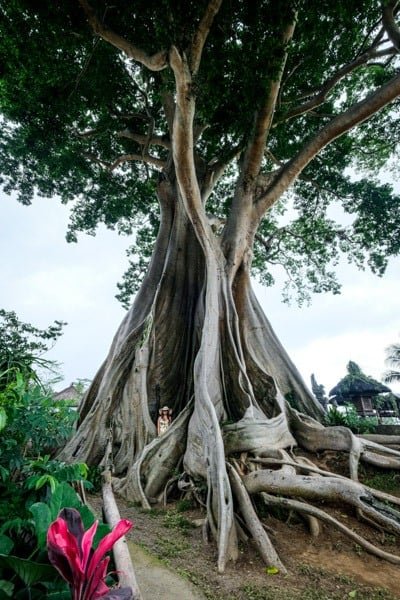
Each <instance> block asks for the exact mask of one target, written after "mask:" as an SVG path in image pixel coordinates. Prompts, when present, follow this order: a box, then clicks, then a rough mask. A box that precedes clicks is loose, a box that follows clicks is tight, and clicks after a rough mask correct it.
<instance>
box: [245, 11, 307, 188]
mask: <svg viewBox="0 0 400 600" xmlns="http://www.w3.org/2000/svg"><path fill="white" fill-rule="evenodd" d="M296 19H297V13H294V14H293V15H292V16H291V19H290V21H289V22H288V23H287V25H286V26H285V28H284V29H283V31H282V34H281V40H280V41H281V43H282V46H283V51H282V56H281V58H280V61H279V65H278V66H277V73H276V75H275V77H274V79H272V81H271V82H270V84H269V86H268V90H267V93H266V96H265V99H264V101H263V103H262V105H261V107H260V109H259V110H258V112H257V114H256V118H255V124H254V130H253V134H252V136H251V138H250V141H249V144H248V146H247V149H246V152H245V156H244V160H243V167H242V171H241V177H240V180H239V181H241V185H246V184H247V183H248V182H254V180H255V178H256V177H257V175H258V173H259V171H260V166H261V161H262V158H263V155H264V149H265V143H266V140H267V138H268V133H269V131H270V128H271V124H272V120H273V116H274V112H275V106H276V101H277V98H278V94H279V90H280V86H281V81H282V76H283V73H284V70H285V65H286V61H287V57H288V45H289V42H290V41H291V39H292V38H293V34H294V30H295V27H296Z"/></svg>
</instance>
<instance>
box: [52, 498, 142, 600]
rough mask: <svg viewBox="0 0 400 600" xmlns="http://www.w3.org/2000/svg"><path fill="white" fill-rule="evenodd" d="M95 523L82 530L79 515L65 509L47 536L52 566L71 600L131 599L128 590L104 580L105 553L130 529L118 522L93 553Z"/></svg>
mask: <svg viewBox="0 0 400 600" xmlns="http://www.w3.org/2000/svg"><path fill="white" fill-rule="evenodd" d="M97 526H98V522H97V521H95V522H94V523H93V525H92V526H91V527H90V528H89V529H88V530H87V531H84V527H83V523H82V519H81V516H80V514H79V512H78V511H77V510H76V509H73V508H64V509H63V510H62V511H61V512H60V514H59V516H58V518H57V519H56V521H54V522H53V523H52V524H51V525H50V527H49V530H48V533H47V548H48V554H49V559H50V562H51V564H52V565H53V566H54V567H55V568H56V569H57V571H58V572H59V573H60V575H61V576H62V577H63V579H65V581H66V582H67V583H68V584H69V586H70V588H71V595H72V599H73V600H97V599H99V598H103V599H104V600H105V599H106V598H108V599H112V598H124V599H126V600H131V599H132V598H133V594H132V590H131V589H130V588H120V589H112V590H110V588H109V587H108V586H107V585H106V583H105V579H106V576H107V569H108V564H109V561H110V559H109V557H105V555H106V553H107V552H108V551H109V550H111V548H112V547H113V545H114V543H115V542H116V541H117V540H119V539H120V538H121V537H122V536H123V535H125V534H126V533H127V532H128V531H129V530H130V529H131V527H132V523H131V522H130V521H128V520H127V519H122V520H120V521H119V522H118V523H117V525H116V526H115V527H114V529H113V530H112V532H110V533H109V534H107V535H106V536H105V537H103V538H102V539H101V541H100V543H99V545H98V546H97V548H96V550H93V549H92V544H93V539H94V536H95V534H96V530H97Z"/></svg>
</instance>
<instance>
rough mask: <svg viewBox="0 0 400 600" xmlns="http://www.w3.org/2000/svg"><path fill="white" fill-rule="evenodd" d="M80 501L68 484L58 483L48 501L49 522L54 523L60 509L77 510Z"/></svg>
mask: <svg viewBox="0 0 400 600" xmlns="http://www.w3.org/2000/svg"><path fill="white" fill-rule="evenodd" d="M80 505H81V501H80V500H79V497H78V494H77V493H76V492H75V491H74V490H73V489H72V487H71V486H70V485H68V483H65V482H63V483H59V484H58V485H57V486H56V489H55V490H54V493H53V495H52V497H51V499H50V505H49V506H50V513H51V520H52V521H54V520H55V519H57V517H58V513H59V512H60V510H61V509H62V508H66V507H68V508H77V509H79V507H80Z"/></svg>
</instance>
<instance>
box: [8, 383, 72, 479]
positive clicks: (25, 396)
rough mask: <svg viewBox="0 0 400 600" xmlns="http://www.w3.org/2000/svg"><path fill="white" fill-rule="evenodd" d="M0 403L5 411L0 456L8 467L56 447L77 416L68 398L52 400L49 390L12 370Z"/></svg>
mask: <svg viewBox="0 0 400 600" xmlns="http://www.w3.org/2000/svg"><path fill="white" fill-rule="evenodd" d="M0 407H1V408H2V410H3V411H4V413H5V415H6V421H5V425H4V428H3V435H2V436H1V438H0V453H1V459H0V460H1V464H2V465H3V467H8V468H10V469H15V468H18V467H20V466H21V464H22V463H23V460H24V457H25V456H37V455H38V454H39V453H40V452H43V453H45V452H51V451H54V450H56V449H57V448H59V447H60V446H61V445H62V444H63V443H64V442H65V441H66V440H67V439H68V438H69V436H70V435H71V433H72V428H73V424H74V422H75V420H76V417H77V414H76V411H74V409H73V408H72V407H71V406H70V404H69V402H67V401H59V402H57V404H55V402H54V400H53V396H52V392H51V390H49V389H45V388H44V387H43V386H42V385H41V384H40V383H34V384H30V383H29V381H27V380H26V379H24V377H23V375H22V374H21V373H20V372H14V380H12V381H10V382H9V383H8V384H7V386H6V387H5V388H4V389H3V390H0Z"/></svg>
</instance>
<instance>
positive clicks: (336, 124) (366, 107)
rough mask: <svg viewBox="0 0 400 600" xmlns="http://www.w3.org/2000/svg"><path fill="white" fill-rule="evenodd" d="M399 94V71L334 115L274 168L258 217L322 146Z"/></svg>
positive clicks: (258, 206)
mask: <svg viewBox="0 0 400 600" xmlns="http://www.w3.org/2000/svg"><path fill="white" fill-rule="evenodd" d="M399 95H400V74H398V75H396V76H395V77H393V78H392V79H391V80H390V81H388V82H387V83H386V84H384V85H382V86H381V87H379V88H378V89H377V90H375V91H374V92H372V93H371V94H369V95H368V96H367V97H366V98H364V99H363V100H361V101H360V102H356V103H355V104H353V105H352V106H351V107H350V108H348V109H347V110H346V111H344V112H343V113H342V114H340V115H337V116H336V117H334V118H333V119H332V120H331V121H330V122H329V123H328V124H327V125H325V127H323V128H322V129H321V130H320V131H319V132H318V133H317V134H316V135H315V136H314V137H312V138H311V139H310V140H309V141H308V142H307V143H306V144H305V145H304V146H303V148H302V149H301V150H300V152H299V153H298V154H297V155H296V156H294V157H293V158H292V159H291V160H289V161H288V162H287V163H286V164H285V166H284V167H282V168H281V169H280V170H278V171H277V174H276V176H275V177H274V180H273V181H272V183H271V185H270V186H269V189H268V190H267V191H266V192H265V193H264V194H262V195H261V196H260V197H259V198H258V199H257V200H256V206H257V213H258V215H259V218H260V219H261V218H262V216H263V215H264V214H265V212H266V211H267V210H268V208H270V207H271V206H272V205H273V204H274V203H275V202H276V200H277V199H278V198H280V197H281V196H282V194H283V193H284V192H285V191H286V190H287V189H288V188H289V187H290V185H292V183H293V182H294V181H295V180H296V179H297V178H298V176H299V175H300V173H301V172H302V171H303V169H305V167H306V166H307V165H308V164H309V163H310V162H311V160H312V159H313V158H315V156H317V154H318V153H319V152H321V150H323V149H324V148H325V147H326V146H328V145H329V144H330V143H332V142H333V141H334V140H335V139H336V138H338V137H340V136H341V135H343V134H344V133H346V132H347V131H350V129H352V128H353V127H356V126H357V125H359V124H361V123H363V122H364V121H366V120H367V119H368V118H369V117H371V116H372V115H373V114H375V113H376V112H377V111H379V110H380V109H382V108H384V107H385V106H387V105H388V104H390V103H391V102H393V100H395V99H396V98H398V97H399Z"/></svg>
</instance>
